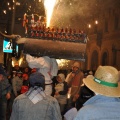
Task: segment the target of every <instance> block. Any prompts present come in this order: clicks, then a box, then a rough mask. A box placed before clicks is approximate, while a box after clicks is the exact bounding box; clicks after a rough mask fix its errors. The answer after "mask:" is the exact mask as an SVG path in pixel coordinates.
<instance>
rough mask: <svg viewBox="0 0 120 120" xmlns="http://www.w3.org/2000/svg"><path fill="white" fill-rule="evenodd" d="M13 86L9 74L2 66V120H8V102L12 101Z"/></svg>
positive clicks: (0, 98) (0, 118)
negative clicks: (8, 77)
mask: <svg viewBox="0 0 120 120" xmlns="http://www.w3.org/2000/svg"><path fill="white" fill-rule="evenodd" d="M10 93H11V86H10V84H9V82H8V79H7V74H6V72H5V70H4V69H3V67H2V65H0V120H6V111H7V100H8V99H10Z"/></svg>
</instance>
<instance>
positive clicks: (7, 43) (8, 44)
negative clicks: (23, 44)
mask: <svg viewBox="0 0 120 120" xmlns="http://www.w3.org/2000/svg"><path fill="white" fill-rule="evenodd" d="M3 52H6V53H12V52H13V43H12V40H11V39H4V40H3ZM16 53H18V45H16Z"/></svg>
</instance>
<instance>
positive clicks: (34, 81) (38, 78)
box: [29, 72, 45, 90]
mask: <svg viewBox="0 0 120 120" xmlns="http://www.w3.org/2000/svg"><path fill="white" fill-rule="evenodd" d="M29 82H30V87H35V86H38V87H42V88H43V90H44V89H45V78H44V76H43V75H42V74H41V73H39V72H34V73H32V74H31V75H30V77H29Z"/></svg>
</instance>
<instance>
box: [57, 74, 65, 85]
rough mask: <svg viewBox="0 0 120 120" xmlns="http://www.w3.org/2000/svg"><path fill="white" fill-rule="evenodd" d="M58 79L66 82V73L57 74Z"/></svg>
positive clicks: (60, 81)
mask: <svg viewBox="0 0 120 120" xmlns="http://www.w3.org/2000/svg"><path fill="white" fill-rule="evenodd" d="M57 81H58V82H59V83H62V82H64V81H65V75H64V74H63V73H60V74H58V75H57Z"/></svg>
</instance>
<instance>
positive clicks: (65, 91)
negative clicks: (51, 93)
mask: <svg viewBox="0 0 120 120" xmlns="http://www.w3.org/2000/svg"><path fill="white" fill-rule="evenodd" d="M67 92H68V85H67V83H66V82H64V90H63V91H60V92H59V94H60V95H66V94H67Z"/></svg>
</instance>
